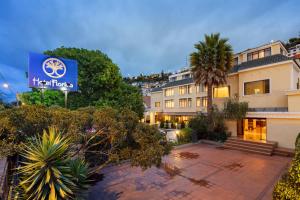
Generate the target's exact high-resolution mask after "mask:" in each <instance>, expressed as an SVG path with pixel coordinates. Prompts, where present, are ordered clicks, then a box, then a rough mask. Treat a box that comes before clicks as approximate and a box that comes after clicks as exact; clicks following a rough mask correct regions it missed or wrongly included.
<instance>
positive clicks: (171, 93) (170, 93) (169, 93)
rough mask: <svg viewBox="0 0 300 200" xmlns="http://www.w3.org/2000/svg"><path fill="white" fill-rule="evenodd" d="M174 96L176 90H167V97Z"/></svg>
mask: <svg viewBox="0 0 300 200" xmlns="http://www.w3.org/2000/svg"><path fill="white" fill-rule="evenodd" d="M173 95H174V89H173V88H169V89H165V96H166V97H169V96H173Z"/></svg>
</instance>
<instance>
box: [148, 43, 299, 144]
mask: <svg viewBox="0 0 300 200" xmlns="http://www.w3.org/2000/svg"><path fill="white" fill-rule="evenodd" d="M287 54H288V51H287V50H286V49H285V47H284V45H283V44H282V43H281V42H280V41H276V42H271V43H268V44H264V45H261V46H259V47H256V48H251V49H247V50H245V51H242V52H240V53H237V54H235V55H234V67H233V68H232V71H231V72H230V73H229V75H228V77H227V84H226V85H222V86H218V87H214V88H213V104H215V105H217V106H218V108H219V109H222V108H223V105H224V102H225V101H226V99H228V98H237V99H238V100H239V101H240V102H248V105H249V112H248V113H247V115H246V117H245V118H244V119H243V120H242V123H237V122H235V121H226V125H227V127H228V131H229V132H231V135H232V136H237V137H241V138H246V139H251V140H257V141H265V142H268V141H273V142H276V145H277V144H278V146H279V147H285V148H291V149H292V148H294V142H295V139H296V136H297V134H298V133H299V132H300V90H299V84H300V83H299V79H300V64H299V62H298V61H296V60H295V59H293V58H290V57H288V56H287ZM206 96H207V90H206V88H205V86H204V85H201V84H200V85H195V82H194V80H193V77H192V73H191V71H190V70H189V69H187V70H185V71H182V72H180V73H176V74H173V75H171V76H170V77H169V82H168V83H166V84H165V85H163V86H161V87H159V88H154V89H153V90H152V91H151V108H150V123H151V124H154V123H159V122H160V121H161V120H169V121H188V120H189V119H190V118H191V117H194V116H195V115H197V114H199V113H200V112H204V113H205V112H206V106H207V97H206Z"/></svg>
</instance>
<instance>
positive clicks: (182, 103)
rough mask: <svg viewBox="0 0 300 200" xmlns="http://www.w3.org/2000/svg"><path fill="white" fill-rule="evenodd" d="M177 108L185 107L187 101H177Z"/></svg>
mask: <svg viewBox="0 0 300 200" xmlns="http://www.w3.org/2000/svg"><path fill="white" fill-rule="evenodd" d="M179 107H180V108H185V107H187V99H179Z"/></svg>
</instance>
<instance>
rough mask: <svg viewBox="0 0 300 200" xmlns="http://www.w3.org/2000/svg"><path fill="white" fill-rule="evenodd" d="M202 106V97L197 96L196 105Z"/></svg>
mask: <svg viewBox="0 0 300 200" xmlns="http://www.w3.org/2000/svg"><path fill="white" fill-rule="evenodd" d="M200 106H201V98H200V97H197V99H196V107H200Z"/></svg>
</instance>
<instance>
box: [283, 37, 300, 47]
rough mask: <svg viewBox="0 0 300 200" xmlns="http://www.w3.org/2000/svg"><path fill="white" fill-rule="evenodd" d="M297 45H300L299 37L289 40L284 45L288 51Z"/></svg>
mask: <svg viewBox="0 0 300 200" xmlns="http://www.w3.org/2000/svg"><path fill="white" fill-rule="evenodd" d="M297 44H300V36H299V37H294V38H290V39H289V41H288V42H287V43H286V44H285V46H286V48H287V49H289V48H291V47H294V46H296V45H297Z"/></svg>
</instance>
